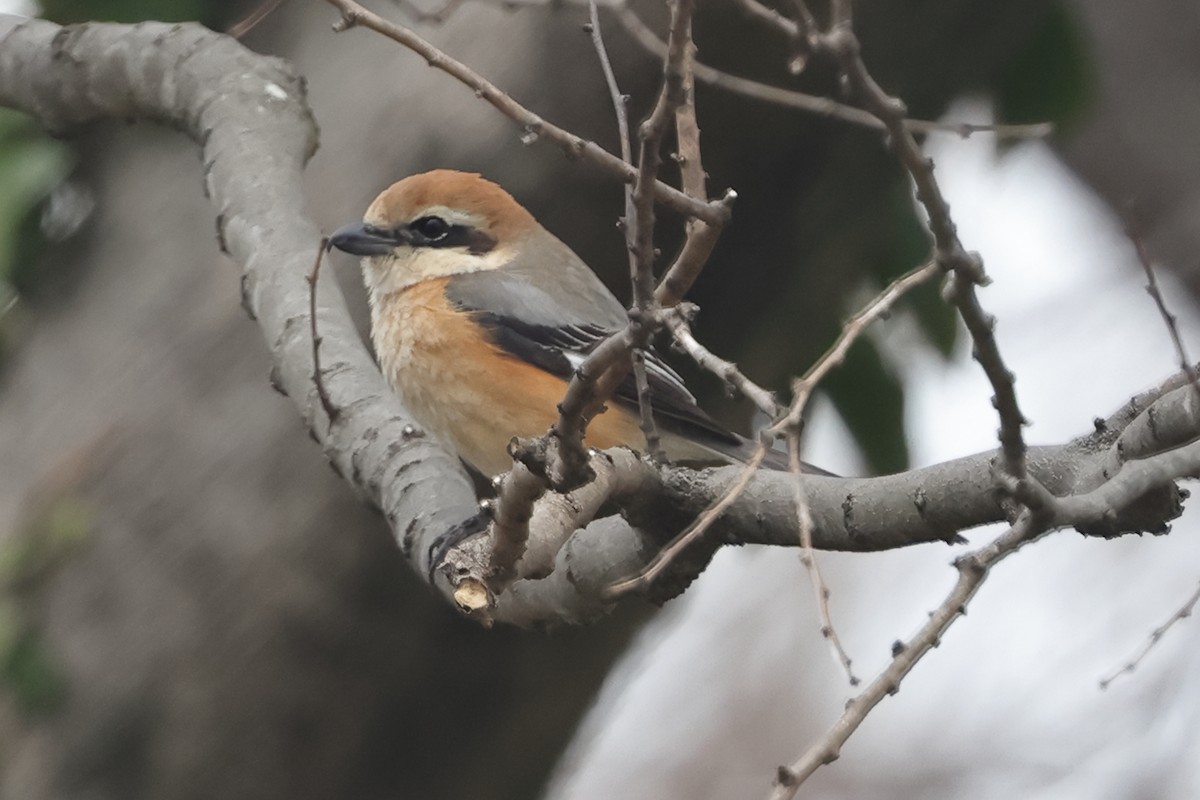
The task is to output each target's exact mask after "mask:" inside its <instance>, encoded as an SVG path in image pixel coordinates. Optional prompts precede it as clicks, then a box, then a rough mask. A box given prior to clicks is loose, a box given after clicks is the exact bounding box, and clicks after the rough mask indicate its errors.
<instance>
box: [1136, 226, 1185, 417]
mask: <svg viewBox="0 0 1200 800" xmlns="http://www.w3.org/2000/svg"><path fill="white" fill-rule="evenodd" d="M1125 235H1126V236H1128V237H1129V241H1131V242H1133V247H1134V250H1136V251H1137V257H1138V261H1139V262H1141V265H1142V271H1143V272H1145V273H1146V293H1147V294H1149V295H1150V297H1151V298H1153V300H1154V305H1155V306H1157V307H1158V313H1159V315H1161V316H1162V318H1163V322H1164V323H1165V324H1166V326H1167V334H1168V335H1169V336H1170V337H1171V343H1172V344H1174V345H1175V355H1176V356H1178V357H1179V367H1180V369H1182V370H1183V372H1184V374H1186V375H1187V377H1188V381H1189V382H1190V383H1191V384H1192V388H1194V389H1195V390H1196V397H1197V399H1200V375H1197V373H1196V368H1195V366H1194V365H1193V364H1192V361H1191V359H1189V358H1188V355H1187V350H1186V349H1185V348H1184V346H1183V337H1181V336H1180V335H1179V320H1178V318H1177V317H1176V316H1175V315H1174V314H1172V313H1171V312H1170V311H1169V310H1168V309H1167V302H1166V300H1165V299H1163V295H1162V290H1161V289H1159V288H1158V278H1157V276H1155V274H1154V265H1153V264H1152V263H1151V262H1150V252H1149V251H1148V250H1147V249H1146V240H1145V237H1143V236H1142V233H1141V231H1140V230H1138V228H1137V227H1136V226H1135V224H1134V222H1133V221H1132V220H1131V219H1128V220H1126V222H1125Z"/></svg>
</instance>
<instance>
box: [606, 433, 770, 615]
mask: <svg viewBox="0 0 1200 800" xmlns="http://www.w3.org/2000/svg"><path fill="white" fill-rule="evenodd" d="M766 455H767V445H766V442H765V441H762V442H759V445H758V449H757V450H755V451H754V455H753V456H751V457H750V459H749V460H748V461H747V462H746V463H745V465H744V466H743V468H742V472H741V474H740V475H739V476H738V479H737V481H736V482H735V483H734V484H733V486H731V487H730V488H729V491H727V492H726V493H725V494H724V496H722V497H721V498H720V499H718V500H717V501H716V502H715V503H713V504H712V505H710V506H709V507H708V508H707V509H705V511H704V513H703V514H701V515H700V516H699V517H697V518H696V520H695V521H694V522H693V523H692V524H691V525H689V526H688V527H687V528H686V529H684V531H683V532H682V533H680V534H679V535H678V536H676V537H675V538H674V539H672V540H671V541H670V543H668V544H667V546H666V547H664V548H663V549H662V550H660V551H659V552H658V553H657V554H655V556H654V558H652V559H651V560H650V561H649V563H647V564H646V566H645V567H643V568H642V569H640V570H638V572H637V573H636V574H635V575H633V576H631V577H629V578H626V579H625V580H621V581H617V582H616V583H614V584H612V585H610V586H609V587H608V589H607V591H606V592H605V596H606V597H607V598H609V599H616V598H617V597H619V596H621V595H623V594H627V593H629V592H639V591H642V590H644V589H645V588H646V587H647V586H649V585H650V584H651V583H653V582H654V579H655V578H657V577H658V576H659V574H660V573H661V572H662V571H663V570H664V569H666V568H667V566H668V565H669V564H670V563H671V562H672V561H674V560H675V558H676V556H678V555H679V554H680V553H682V552H683V551H684V550H686V549H687V548H688V546H689V545H691V544H692V543H693V542H695V541H696V540H697V539H699V538H700V537H701V536H703V535H704V533H705V531H707V530H708V529H709V528H710V527H711V526H712V524H713V523H714V522H716V521H717V519H719V518H720V516H721V514H723V513H724V512H725V509H727V508H729V506H730V505H732V504H733V502H734V501H735V500H737V498H738V497H739V496H741V494H742V492H744V491H745V490H746V487H747V486H749V485H750V481H751V479H753V478H754V474H755V473H756V472H758V468H759V466H760V465H761V464H762V462H763V459H764V458H766Z"/></svg>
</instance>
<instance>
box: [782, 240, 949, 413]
mask: <svg viewBox="0 0 1200 800" xmlns="http://www.w3.org/2000/svg"><path fill="white" fill-rule="evenodd" d="M940 272H941V269H940V267H939V266H938V265H937V264H936V263H935V262H932V261H931V262H929V263H928V264H924V265H923V266H920V267H917V268H916V269H913V270H910V271H909V272H906V273H905V274H904V275H901V276H900V277H899V278H897V279H896V280H894V281H892V282H891V283H890V284H888V286H887V288H886V289H884V290H883V291H882V292H880V293H879V294H878V295H876V296H875V297H873V298H872V299H871V300H870V301H869V302H868V303H867V304H866V305H864V306H863V307H862V308H861V309H859V311H858V312H857V313H855V314H854V315H853V316H851V317H850V319H848V320H846V322H845V324H844V325H842V331H841V333H839V334H838V338H837V340H836V341H835V342H834V343H833V344H832V345H831V346H830V347H829V349H828V350H826V351H825V354H824V355H822V356H821V357H820V358H819V359H817V361H816V363H814V364H813V365H812V366H811V367H809V368H808V370H807V371H806V372H805V373H804V375H803V376H801V377H799V378H797V379H796V380H794V381H792V391H793V399H792V404H791V406H790V408H789V409H788V414H787V416H786V417H784V418H783V419H782V420H780V421H779V422H777V423H776V424H775V425H774V426H772V428H771V432H772V433H774V434H776V435H782V434H786V433H787V431H788V429H789V428H795V427H796V426H798V425H799V424H800V421H801V420H802V419H803V414H804V408H805V406H806V405H807V404H808V400H809V398H810V397H811V396H812V393H813V391H814V390H815V389H816V387H817V384H818V383H820V382H821V381H822V380H824V378H825V376H826V375H827V374H829V371H830V370H832V369H833V368H834V367H836V366H838V365H839V364H841V363H842V361H844V360H845V358H846V353H847V352H849V350H850V346H851V345H853V344H854V342H855V341H857V340H858V337H859V336H861V335H862V333H863V331H865V330H866V329H867V327H868V326H869V325H870V324H871V323H872V322H874V321H875V320H877V319H879V318H880V317H883V316H885V315H886V314H887V313H888V312H889V311H890V310H891V308H892V306H893V305H894V304H895V303H896V301H897V300H899V299H900V298H901V297H903V296H904V295H905V294H906V293H908V292H909V291H910V290H912V289H914V288H916V287H917V286H920V285H921V284H922V283H925V282H926V281H928V280H929V279H931V278H933V277H934V276H935V275H938V274H940Z"/></svg>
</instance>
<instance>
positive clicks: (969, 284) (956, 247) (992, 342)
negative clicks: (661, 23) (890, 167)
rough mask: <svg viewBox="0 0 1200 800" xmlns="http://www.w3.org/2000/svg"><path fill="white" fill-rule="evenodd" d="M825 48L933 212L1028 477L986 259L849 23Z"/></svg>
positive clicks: (962, 311)
mask: <svg viewBox="0 0 1200 800" xmlns="http://www.w3.org/2000/svg"><path fill="white" fill-rule="evenodd" d="M840 6H841V8H840V10H839V9H838V8H837V7H835V9H834V13H835V17H843V18H845V19H848V18H849V6H848V4H845V3H841V4H840ZM822 42H823V45H822V46H823V48H825V49H827V50H828V52H830V53H831V54H832V55H833V56H834V58H836V59H837V62H838V66H839V68H840V70H841V72H842V75H843V77H844V78H845V80H846V81H847V83H848V84H849V85H850V87H851V89H852V91H853V92H854V93H855V94H856V95H857V96H858V97H859V99H860V100H861V101H862V103H863V105H864V106H865V107H866V109H867V110H868V111H870V112H871V113H872V114H874V115H875V116H877V117H878V118H879V119H880V121H882V122H883V123H884V125H886V126H887V132H888V135H889V141H890V143H891V145H892V147H893V148H894V149H895V151H896V154H897V155H898V157H899V159H900V163H901V164H902V165H903V166H904V168H905V169H906V170H907V171H908V173H909V175H911V176H912V179H913V183H914V184H916V194H917V200H918V201H919V202H920V203H921V205H922V206H924V208H925V211H926V213H927V214H928V215H929V228H930V231H931V232H932V233H933V238H934V253H935V258H936V260H937V263H938V264H939V265H941V267H942V269H943V270H946V271H947V272H948V273H949V274H948V276H947V280H946V291H945V295H946V297H947V299H948V300H949V301H950V302H951V303H953V304H954V306H955V307H956V308H957V309H958V312H959V316H960V317H962V320H963V322H964V323H966V326H967V330H968V332H970V334H971V339H972V340H973V342H974V344H975V347H974V348H973V351H972V355H973V356H974V357H975V360H976V361H978V362H979V365H980V366H981V367H983V371H984V374H986V375H987V378H988V381H989V382H990V383H991V385H992V390H993V392H994V396H993V403H994V405H995V407H996V410H997V412H998V413H999V417H1000V431H999V439H1000V448H1001V450H1002V451H1003V456H1004V458H1003V464H1004V469H1005V471H1007V472H1008V473H1009V474H1010V475H1012V476H1013V477H1014V478H1017V479H1018V480H1020V479H1023V478H1024V477H1025V474H1026V473H1025V438H1024V434H1023V433H1022V428H1023V426H1025V425H1026V424H1028V423H1027V420H1026V419H1025V417H1024V415H1023V414H1022V413H1021V409H1020V406H1019V405H1018V403H1017V393H1016V388H1015V386H1014V377H1013V374H1012V373H1011V372H1010V371H1009V370H1008V367H1007V366H1005V363H1004V358H1003V357H1002V356H1001V355H1000V349H999V347H998V346H997V345H996V337H995V325H996V320H995V318H994V317H992V316H991V315H990V314H988V313H986V312H985V311H984V310H983V307H982V306H981V305H980V304H979V297H978V295H977V293H976V291H975V288H976V286H979V285H984V284H986V283H987V280H988V279H987V276H986V274H985V273H984V271H983V261H982V259H981V258H980V257H979V254H978V253H974V252H968V251H967V250H966V249H965V248H963V246H962V242H960V241H959V238H958V231H957V228H956V227H955V225H954V221H953V220H952V219H951V218H950V207H949V205H947V203H946V200H945V198H944V197H943V196H942V191H941V187H939V186H938V182H937V180H936V179H935V178H934V175H933V161H932V160H930V159H929V158H928V157H926V156H925V154H924V153H922V152H921V148H920V146H919V145H918V144H917V141H916V139H914V138H913V135H912V132H911V131H909V130H908V128H907V127H905V125H904V120H905V114H906V113H907V109H906V108H905V106H904V103H902V102H901V101H900V100H898V99H896V98H894V97H891V96H889V95H888V94H887V93H886V92H884V91H883V89H882V88H880V86H879V84H878V83H876V82H875V79H874V78H872V77H871V75H870V73H869V72H868V71H867V67H866V64H865V63H863V60H862V53H861V48H860V45H859V42H858V38H857V37H856V36H855V35H854V31H853V30H851V28H850V26H849V25H848V24H840V25H836V26H835V27H833V28H831V29H830V31H829V32H828V33H826V34H825V35H824V36H823V37H822Z"/></svg>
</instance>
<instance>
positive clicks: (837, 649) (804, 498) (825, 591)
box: [787, 428, 859, 686]
mask: <svg viewBox="0 0 1200 800" xmlns="http://www.w3.org/2000/svg"><path fill="white" fill-rule="evenodd" d="M787 440H788V441H787V444H788V470H789V471H790V472H791V473H792V486H793V503H794V504H795V506H796V525H797V527H798V528H799V529H800V546H801V547H802V548H803V550H802V551H801V553H800V563H802V564H803V565H804V568H805V570H806V571H807V572H808V577H809V582H810V583H811V584H812V587H813V594H814V595H815V596H816V601H817V609H818V611H819V612H820V615H821V636H822V637H824V639H825V640H826V641H827V642H829V646H830V648H831V649H832V650H833V655H834V658H836V659H837V661H838V663H839V664H840V665H841V667H842V670H843V671H844V672H845V673H846V679H847V680H848V681H849V682H850V685H851V686H858V684H859V680H858V677H857V676H856V675H855V674H854V666H853V662H852V661H851V660H850V654H849V653H847V652H846V648H845V647H844V646H843V645H842V639H841V637H840V636H838V633H837V628H835V627H834V625H833V615H832V614H831V613H830V611H829V594H830V592H829V586H828V584H826V583H825V579H824V578H823V577H822V576H821V567H820V566H819V565H818V564H817V554H816V551H815V550H814V549H813V536H812V529H813V520H812V512H811V511H810V509H809V505H808V495H807V494H806V493H805V491H804V469H803V467H802V466H801V464H800V430H799V428H792V429H791V430H790V431H789V432H788V437H787Z"/></svg>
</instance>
